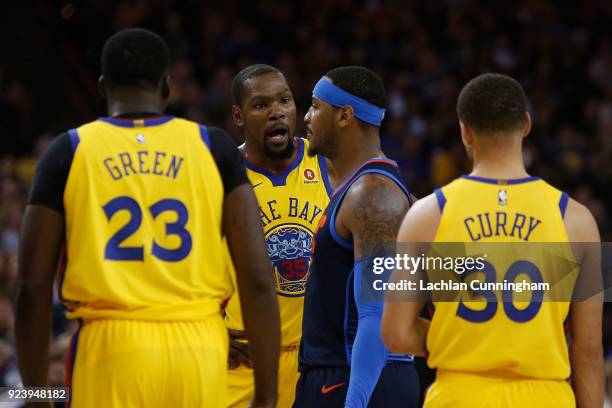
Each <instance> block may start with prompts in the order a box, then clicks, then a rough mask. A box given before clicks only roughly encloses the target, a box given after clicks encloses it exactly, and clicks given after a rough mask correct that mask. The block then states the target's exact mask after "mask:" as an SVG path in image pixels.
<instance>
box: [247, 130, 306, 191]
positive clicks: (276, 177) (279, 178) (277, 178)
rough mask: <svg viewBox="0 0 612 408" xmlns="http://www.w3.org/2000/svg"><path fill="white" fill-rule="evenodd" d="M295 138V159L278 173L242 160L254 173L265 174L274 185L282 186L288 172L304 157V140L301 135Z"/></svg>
mask: <svg viewBox="0 0 612 408" xmlns="http://www.w3.org/2000/svg"><path fill="white" fill-rule="evenodd" d="M296 140H297V144H298V152H297V155H296V156H295V160H293V161H292V162H291V163H290V164H289V165H288V166H287V167H285V169H284V170H283V171H281V172H280V173H279V174H275V173H274V172H272V171H271V170H269V169H266V168H263V167H259V166H257V165H256V164H253V163H251V162H249V161H248V160H245V161H244V164H245V166H246V168H247V169H249V170H252V171H254V172H256V173H259V174H261V175H263V176H266V177H267V178H268V179H269V180H270V182H271V183H272V185H273V186H274V187H279V186H284V185H285V184H287V177H288V176H289V173H291V172H292V171H293V170H295V168H296V167H297V166H299V165H300V163H301V162H302V159H303V158H304V141H303V140H302V138H301V137H296Z"/></svg>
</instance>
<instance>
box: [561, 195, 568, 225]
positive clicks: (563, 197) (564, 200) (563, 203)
mask: <svg viewBox="0 0 612 408" xmlns="http://www.w3.org/2000/svg"><path fill="white" fill-rule="evenodd" d="M568 201H569V196H568V195H567V193H566V192H565V191H564V192H562V193H561V198H560V199H559V210H561V218H563V217H565V210H567V202H568Z"/></svg>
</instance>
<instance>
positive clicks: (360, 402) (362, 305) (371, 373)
mask: <svg viewBox="0 0 612 408" xmlns="http://www.w3.org/2000/svg"><path fill="white" fill-rule="evenodd" d="M360 263H361V262H360V261H358V262H356V263H355V268H354V273H353V279H354V280H353V287H354V289H355V303H356V304H357V312H358V314H359V322H358V325H357V334H356V336H355V342H354V343H353V351H352V354H351V374H350V381H349V388H348V393H347V395H346V403H345V407H348V408H365V407H367V405H368V401H369V400H370V396H371V395H372V392H373V391H374V387H376V383H377V382H378V377H380V373H381V372H382V369H383V367H384V366H385V363H386V361H387V355H388V350H387V348H386V347H385V345H384V343H383V341H382V336H381V332H380V325H381V318H382V312H383V305H384V303H383V302H372V301H369V302H365V301H363V300H362V299H361V298H362V296H361V284H362V283H361V282H362V271H361V268H363V266H360ZM366 267H367V266H366ZM368 269H369V268H368Z"/></svg>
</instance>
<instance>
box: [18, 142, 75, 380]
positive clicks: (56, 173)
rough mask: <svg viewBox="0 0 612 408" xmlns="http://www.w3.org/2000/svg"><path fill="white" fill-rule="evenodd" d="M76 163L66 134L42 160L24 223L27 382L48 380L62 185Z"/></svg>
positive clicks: (21, 284)
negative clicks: (73, 163) (72, 165)
mask: <svg viewBox="0 0 612 408" xmlns="http://www.w3.org/2000/svg"><path fill="white" fill-rule="evenodd" d="M71 163H72V148H71V143H70V139H69V137H68V134H67V133H63V134H61V135H59V136H58V137H56V138H55V139H54V140H53V141H52V142H51V144H50V145H49V147H48V148H47V150H46V151H45V153H44V154H43V156H42V157H41V159H40V162H39V163H38V166H37V168H36V174H35V176H34V184H33V186H32V192H31V194H30V198H29V202H28V206H27V207H26V210H25V213H24V216H23V221H22V224H21V236H20V245H19V260H18V265H17V269H18V283H17V285H18V286H17V304H16V310H15V313H16V319H15V338H16V340H17V359H18V364H19V370H20V372H21V378H22V380H23V384H24V385H25V386H43V385H45V384H46V383H47V366H48V358H49V340H50V335H51V303H52V299H53V280H54V278H55V275H56V272H57V266H58V260H59V256H60V252H61V248H62V246H63V244H64V228H65V227H64V215H63V213H64V205H63V196H64V186H65V184H66V178H67V177H68V173H69V171H70V165H71Z"/></svg>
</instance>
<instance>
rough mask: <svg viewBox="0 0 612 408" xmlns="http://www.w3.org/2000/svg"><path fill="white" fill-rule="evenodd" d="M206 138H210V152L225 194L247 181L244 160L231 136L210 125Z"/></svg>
mask: <svg viewBox="0 0 612 408" xmlns="http://www.w3.org/2000/svg"><path fill="white" fill-rule="evenodd" d="M208 138H209V139H210V152H211V153H212V155H213V157H214V159H215V162H216V163H217V168H218V169H219V173H221V179H222V180H223V189H224V190H225V195H227V194H229V193H230V192H231V191H232V190H233V189H234V188H236V187H238V186H240V185H242V184H245V183H248V182H249V179H248V178H247V175H246V171H245V169H244V160H243V159H242V155H241V154H240V152H239V151H238V147H236V143H234V141H233V139H232V138H231V136H230V135H228V134H227V133H225V132H224V131H223V130H221V129H219V128H214V127H212V128H208Z"/></svg>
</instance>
